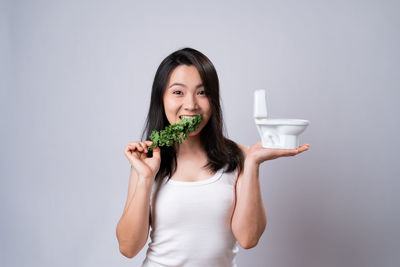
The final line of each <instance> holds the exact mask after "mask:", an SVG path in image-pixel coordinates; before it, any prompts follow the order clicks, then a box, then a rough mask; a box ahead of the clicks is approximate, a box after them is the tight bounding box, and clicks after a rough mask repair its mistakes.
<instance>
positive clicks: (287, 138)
mask: <svg viewBox="0 0 400 267" xmlns="http://www.w3.org/2000/svg"><path fill="white" fill-rule="evenodd" d="M267 114H268V113H267V103H266V97H265V90H263V89H262V90H256V91H255V92H254V120H255V123H256V126H257V130H258V133H259V134H260V136H261V142H262V146H263V147H267V148H280V149H296V148H298V147H299V135H300V134H301V133H302V132H304V130H305V129H306V128H307V126H308V125H309V123H310V122H309V121H308V120H297V119H269V118H268V117H267Z"/></svg>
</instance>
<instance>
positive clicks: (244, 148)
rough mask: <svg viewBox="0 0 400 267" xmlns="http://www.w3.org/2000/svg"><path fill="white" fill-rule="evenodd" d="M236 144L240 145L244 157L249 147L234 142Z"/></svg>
mask: <svg viewBox="0 0 400 267" xmlns="http://www.w3.org/2000/svg"><path fill="white" fill-rule="evenodd" d="M236 144H237V145H238V146H239V147H240V149H241V150H242V152H243V155H244V157H246V155H247V151H248V150H249V148H250V147H249V146H247V145H242V144H239V143H236Z"/></svg>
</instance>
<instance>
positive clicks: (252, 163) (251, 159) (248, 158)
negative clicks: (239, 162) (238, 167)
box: [244, 155, 260, 167]
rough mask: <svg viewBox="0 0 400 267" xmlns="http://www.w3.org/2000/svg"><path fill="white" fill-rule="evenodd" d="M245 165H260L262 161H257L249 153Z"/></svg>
mask: <svg viewBox="0 0 400 267" xmlns="http://www.w3.org/2000/svg"><path fill="white" fill-rule="evenodd" d="M244 165H245V166H248V167H259V166H260V163H259V162H257V161H256V160H255V159H254V158H253V157H252V156H251V155H247V157H246V159H245V160H244Z"/></svg>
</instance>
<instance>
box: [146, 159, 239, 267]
mask: <svg viewBox="0 0 400 267" xmlns="http://www.w3.org/2000/svg"><path fill="white" fill-rule="evenodd" d="M226 167H227V166H225V167H224V168H222V169H220V170H218V171H217V172H216V173H215V174H214V176H212V177H211V178H209V179H206V180H201V181H197V182H184V181H175V180H169V181H168V182H166V181H167V177H165V178H164V179H163V180H162V181H160V182H157V183H154V184H153V190H152V194H151V201H150V203H151V207H150V212H151V218H152V221H151V232H150V238H151V241H150V242H149V247H148V249H147V253H146V258H145V260H144V261H143V264H142V267H208V266H210V267H211V266H212V267H236V262H235V257H236V254H237V252H238V251H239V247H238V244H237V241H236V239H235V237H234V235H233V233H232V227H231V220H232V215H233V209H234V206H235V183H236V179H237V169H236V170H235V171H233V172H231V173H226V172H225V170H226Z"/></svg>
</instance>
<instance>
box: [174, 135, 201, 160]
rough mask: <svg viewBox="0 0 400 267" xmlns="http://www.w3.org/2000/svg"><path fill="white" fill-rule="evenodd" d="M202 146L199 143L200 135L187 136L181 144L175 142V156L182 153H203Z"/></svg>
mask: <svg viewBox="0 0 400 267" xmlns="http://www.w3.org/2000/svg"><path fill="white" fill-rule="evenodd" d="M203 152H204V148H203V146H202V145H201V141H200V136H199V135H195V136H188V137H187V138H186V139H185V140H183V141H182V144H179V143H178V144H177V158H179V157H180V156H183V155H195V154H199V153H203Z"/></svg>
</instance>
